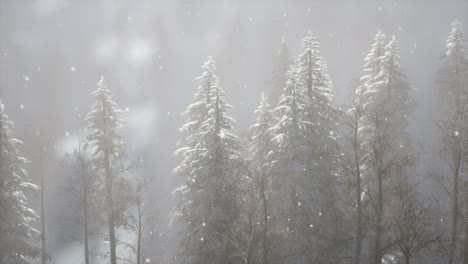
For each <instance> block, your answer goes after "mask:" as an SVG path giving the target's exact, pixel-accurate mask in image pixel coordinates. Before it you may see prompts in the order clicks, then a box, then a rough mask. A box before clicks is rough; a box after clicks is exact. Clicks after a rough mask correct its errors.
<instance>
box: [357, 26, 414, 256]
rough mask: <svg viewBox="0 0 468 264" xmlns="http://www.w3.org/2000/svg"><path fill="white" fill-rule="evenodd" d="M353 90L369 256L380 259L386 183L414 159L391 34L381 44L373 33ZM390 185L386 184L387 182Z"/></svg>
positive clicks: (405, 88) (406, 91) (409, 104)
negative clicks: (360, 107) (359, 114)
mask: <svg viewBox="0 0 468 264" xmlns="http://www.w3.org/2000/svg"><path fill="white" fill-rule="evenodd" d="M356 94H357V95H358V96H359V95H362V96H363V98H358V100H363V101H364V102H365V103H364V104H365V105H366V111H365V112H364V115H363V119H364V120H363V121H362V124H363V130H362V133H363V139H364V140H365V142H366V143H365V148H366V151H367V152H368V153H367V159H366V160H367V161H366V163H367V164H365V166H367V167H368V170H367V172H368V175H367V177H368V179H367V184H366V188H367V189H368V190H367V192H366V194H367V196H366V198H367V199H368V201H369V203H370V204H372V206H370V207H368V208H367V209H369V213H370V215H371V216H370V219H371V227H372V229H373V235H372V238H371V241H372V245H371V250H372V251H371V258H372V259H371V261H372V263H375V264H380V263H382V258H383V257H384V255H385V253H386V250H387V249H388V248H389V244H390V243H391V241H390V240H389V239H388V237H387V235H388V234H387V233H386V230H388V229H389V226H390V225H391V217H390V216H391V214H392V213H391V211H389V206H388V204H390V202H388V204H386V203H385V201H388V199H387V198H388V192H386V190H387V189H388V187H386V183H388V182H389V181H391V180H392V179H393V178H395V176H396V175H402V174H407V173H408V171H407V170H408V168H410V167H411V166H412V165H413V164H414V162H415V159H414V156H415V153H414V149H413V147H412V145H411V143H410V141H409V136H408V134H407V132H406V129H407V126H408V118H409V116H410V115H411V113H412V112H413V109H414V102H413V100H412V99H411V97H410V86H409V84H408V81H407V80H406V77H405V75H404V74H403V73H402V72H401V69H400V65H399V56H398V45H397V42H396V41H395V39H394V38H392V39H391V41H390V42H389V43H388V44H387V45H384V35H383V34H382V33H380V32H379V33H377V35H376V36H375V38H374V44H373V45H372V48H371V51H370V53H369V55H368V56H367V57H366V60H365V64H364V76H363V78H361V86H360V87H359V88H358V91H357V92H356ZM388 184H390V183H388Z"/></svg>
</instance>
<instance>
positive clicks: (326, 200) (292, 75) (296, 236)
mask: <svg viewBox="0 0 468 264" xmlns="http://www.w3.org/2000/svg"><path fill="white" fill-rule="evenodd" d="M299 80H300V75H299V74H298V70H297V69H296V68H294V67H292V68H291V70H290V71H289V73H288V81H287V82H286V87H285V89H284V94H283V95H282V97H281V99H280V102H279V104H278V107H277V108H276V109H275V114H276V115H277V117H278V119H279V121H278V123H277V124H276V125H275V126H274V127H273V128H272V129H271V131H272V132H273V133H274V135H275V137H274V138H273V150H272V151H271V158H272V164H273V172H272V177H271V194H270V196H269V199H268V200H269V202H270V204H271V205H272V206H271V209H270V212H271V214H270V218H271V221H270V223H271V224H270V226H271V228H272V230H277V231H276V233H277V234H278V235H280V236H281V238H276V239H275V243H272V245H271V248H270V252H272V257H271V259H272V260H273V261H274V262H273V263H277V262H276V261H278V263H309V262H319V263H336V259H333V258H334V257H336V255H335V254H334V252H333V251H334V250H335V249H336V250H339V249H340V248H341V247H340V246H336V244H335V243H334V242H336V241H334V239H335V237H339V236H336V235H337V234H336V230H337V229H336V225H334V223H335V220H336V219H337V216H338V214H339V213H338V211H337V210H336V206H335V204H333V202H334V201H333V199H330V198H331V197H332V196H333V194H336V192H335V190H336V189H335V188H336V185H330V183H332V182H334V180H335V179H334V178H333V177H335V175H333V176H332V177H328V178H326V177H327V176H324V175H323V174H320V172H319V169H318V167H317V166H318V164H319V162H318V160H320V157H319V156H316V154H317V153H319V152H318V151H317V145H316V142H315V140H316V136H317V129H316V124H315V123H314V122H313V121H312V120H311V116H312V115H311V113H310V108H311V104H312V102H311V100H310V98H309V96H308V94H307V90H306V89H304V85H303V83H301V82H300V81H299ZM327 135H329V134H328V133H327ZM335 183H336V182H335ZM334 198H336V196H335V197H334ZM272 240H273V239H272ZM332 244H335V245H334V246H332Z"/></svg>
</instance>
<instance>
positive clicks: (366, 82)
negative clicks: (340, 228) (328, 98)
mask: <svg viewBox="0 0 468 264" xmlns="http://www.w3.org/2000/svg"><path fill="white" fill-rule="evenodd" d="M385 45H386V43H385V35H384V34H383V33H382V32H380V31H379V32H377V34H376V35H375V36H374V42H373V43H372V45H371V49H370V51H369V53H368V54H367V55H366V57H365V59H364V66H363V76H362V77H361V78H360V80H359V82H358V83H357V86H356V90H355V92H354V97H353V99H352V104H351V106H350V107H349V108H348V109H347V111H346V117H345V122H344V123H345V124H346V125H347V126H346V128H344V129H343V133H344V134H343V135H344V136H343V139H344V140H345V141H346V142H345V143H344V144H345V146H348V147H349V151H348V152H346V155H345V157H346V158H347V164H343V165H344V167H345V168H346V169H347V171H348V172H350V173H352V174H353V178H354V180H353V181H354V183H353V184H352V185H353V191H352V192H354V194H355V197H356V200H355V205H356V222H355V225H356V227H355V228H356V229H355V234H354V238H355V242H354V243H355V249H354V256H353V258H354V262H353V263H354V264H360V263H362V260H363V259H364V258H363V257H362V252H361V251H362V248H363V247H362V244H363V242H364V232H365V231H367V230H369V227H368V226H365V225H364V223H363V219H364V214H366V213H367V214H368V212H365V211H367V209H368V208H367V206H368V203H369V199H364V196H363V194H365V193H366V192H367V190H368V182H369V180H370V179H371V178H372V175H371V172H370V170H369V167H370V164H369V162H368V161H369V157H370V155H371V151H370V149H371V145H370V144H369V143H370V142H369V137H370V136H371V135H372V132H373V129H372V125H371V123H372V122H371V115H370V114H369V113H370V112H372V108H373V107H374V106H375V104H373V101H374V97H375V91H376V89H377V88H378V86H379V85H382V83H383V81H382V79H383V76H382V73H381V71H382V66H381V65H382V61H383V56H384V55H385V52H386V51H385ZM353 206H354V205H353ZM369 247H370V245H369V246H368V247H364V248H369ZM370 254H371V253H370V252H369V253H368V255H369V258H370V257H371V256H370Z"/></svg>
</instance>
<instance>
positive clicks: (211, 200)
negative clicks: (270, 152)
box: [173, 58, 245, 263]
mask: <svg viewBox="0 0 468 264" xmlns="http://www.w3.org/2000/svg"><path fill="white" fill-rule="evenodd" d="M203 68H204V70H205V71H204V73H203V74H202V77H201V78H200V80H201V83H202V84H201V86H200V88H199V91H198V92H197V94H196V96H195V99H196V100H197V99H199V98H200V96H199V95H200V94H201V93H200V91H201V90H202V89H205V91H206V94H205V95H207V97H203V98H204V100H203V101H196V102H195V104H193V105H191V106H189V110H188V111H187V112H188V113H190V116H189V117H188V120H189V124H188V125H189V126H191V124H194V123H193V122H195V123H197V124H199V127H198V128H196V129H195V131H193V133H192V134H191V135H189V136H188V137H187V138H188V142H187V143H186V144H187V145H186V146H184V147H183V148H182V149H180V150H178V151H176V153H182V155H183V160H182V163H181V166H179V167H178V168H176V173H178V174H179V175H180V176H182V177H184V178H185V179H184V183H183V185H182V186H180V187H179V188H178V189H177V190H176V192H177V193H178V194H179V203H178V205H177V206H176V208H175V209H174V211H173V216H174V217H175V219H174V220H175V221H176V222H177V225H178V227H179V230H180V233H181V237H180V239H181V250H182V254H181V257H182V260H181V262H182V263H236V262H239V261H242V260H243V259H245V256H244V254H243V253H242V251H241V250H240V247H239V245H238V243H236V242H235V241H237V238H236V234H235V232H233V231H234V230H235V223H236V220H237V218H238V215H239V208H238V206H237V200H238V197H237V196H236V195H237V188H238V184H239V183H240V179H241V175H240V173H239V168H242V166H243V165H242V157H241V147H240V143H239V140H238V138H237V136H235V135H234V134H233V131H232V130H233V125H234V123H235V120H234V119H233V118H232V117H230V116H229V115H228V110H229V109H230V108H231V106H230V105H229V104H227V103H226V101H225V94H224V91H223V90H222V89H221V87H219V83H218V80H217V78H216V77H215V75H214V72H213V70H214V69H215V67H214V62H213V61H212V59H211V58H210V59H209V60H208V62H207V63H206V64H205V66H204V67H203ZM205 77H206V78H205ZM194 105H197V106H200V108H199V109H204V110H205V111H204V115H201V114H200V115H199V114H198V113H199V111H196V113H195V111H192V109H194V107H193V106H194ZM194 116H195V118H193V117H194ZM197 117H198V118H199V119H197ZM186 127H187V124H186V125H184V126H183V130H185V128H186Z"/></svg>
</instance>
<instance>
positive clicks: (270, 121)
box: [249, 93, 277, 264]
mask: <svg viewBox="0 0 468 264" xmlns="http://www.w3.org/2000/svg"><path fill="white" fill-rule="evenodd" d="M268 101H269V100H268V99H267V97H266V96H265V95H264V94H263V93H262V96H261V99H260V105H259V106H258V108H257V110H255V113H256V114H257V119H256V122H255V124H253V125H252V126H251V127H250V128H249V134H250V135H249V136H250V142H249V146H250V147H249V165H250V172H251V175H252V179H253V184H251V185H253V187H254V188H255V191H254V193H256V194H257V196H258V197H256V198H257V199H258V201H259V206H258V210H260V211H261V213H259V220H258V221H259V222H260V224H261V226H260V233H261V238H260V240H261V250H260V252H261V261H260V262H261V263H263V264H267V263H268V262H269V261H268V259H269V257H268V256H269V253H268V250H269V242H268V240H270V239H271V238H270V233H272V232H274V230H272V229H271V228H270V226H269V210H268V208H269V206H270V205H269V202H268V196H269V192H270V188H271V179H270V177H271V175H270V174H271V162H270V159H269V153H270V152H271V150H272V147H273V146H272V143H273V142H272V139H273V136H274V134H273V133H272V130H271V128H272V127H273V126H274V125H275V124H276V123H277V120H276V118H275V116H274V115H273V113H272V110H271V107H270V105H269V103H268Z"/></svg>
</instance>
